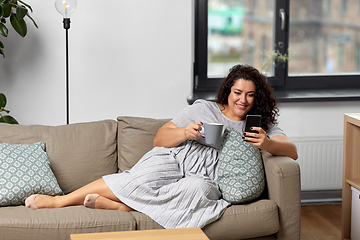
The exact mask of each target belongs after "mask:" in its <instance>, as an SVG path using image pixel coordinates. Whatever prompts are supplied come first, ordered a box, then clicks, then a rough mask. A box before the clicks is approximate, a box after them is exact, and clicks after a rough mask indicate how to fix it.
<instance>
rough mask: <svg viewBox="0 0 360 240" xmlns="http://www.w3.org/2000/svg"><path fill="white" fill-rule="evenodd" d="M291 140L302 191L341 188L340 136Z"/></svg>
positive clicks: (341, 149)
mask: <svg viewBox="0 0 360 240" xmlns="http://www.w3.org/2000/svg"><path fill="white" fill-rule="evenodd" d="M290 138H291V137H290ZM291 140H292V141H293V142H294V143H295V145H296V147H297V150H298V156H299V158H298V160H297V162H298V163H299V165H300V171H301V190H302V191H308V190H310V191H313V190H334V189H341V188H342V158H343V156H342V151H343V138H342V136H341V137H323V138H319V137H317V138H315V137H313V138H311V137H307V138H303V137H302V138H291Z"/></svg>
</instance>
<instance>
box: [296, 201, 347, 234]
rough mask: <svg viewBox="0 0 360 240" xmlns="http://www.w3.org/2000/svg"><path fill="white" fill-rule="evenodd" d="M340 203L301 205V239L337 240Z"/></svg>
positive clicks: (339, 229) (339, 231) (339, 228)
mask: <svg viewBox="0 0 360 240" xmlns="http://www.w3.org/2000/svg"><path fill="white" fill-rule="evenodd" d="M340 238H341V204H326V205H305V206H302V207H301V240H339V239H340Z"/></svg>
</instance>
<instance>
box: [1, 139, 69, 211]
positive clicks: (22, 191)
mask: <svg viewBox="0 0 360 240" xmlns="http://www.w3.org/2000/svg"><path fill="white" fill-rule="evenodd" d="M44 150H45V142H38V143H34V144H7V143H0V206H10V205H21V204H24V202H25V199H26V198H27V197H28V196H30V195H31V194H34V193H40V194H46V195H61V194H63V191H62V190H61V188H60V187H59V184H58V182H57V180H56V178H55V176H54V174H53V172H52V171H51V168H50V162H49V158H48V155H47V154H46V152H45V151H44Z"/></svg>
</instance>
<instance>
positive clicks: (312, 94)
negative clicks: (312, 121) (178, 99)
mask: <svg viewBox="0 0 360 240" xmlns="http://www.w3.org/2000/svg"><path fill="white" fill-rule="evenodd" d="M275 93H276V97H277V101H278V102H327V101H358V100H360V89H326V90H287V91H284V90H283V91H275ZM216 94H217V93H216V92H194V93H193V94H192V95H191V96H190V97H189V98H188V99H187V102H188V104H193V103H194V102H195V101H196V100H197V99H205V100H208V101H215V100H216Z"/></svg>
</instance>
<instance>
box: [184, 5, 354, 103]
mask: <svg viewBox="0 0 360 240" xmlns="http://www.w3.org/2000/svg"><path fill="white" fill-rule="evenodd" d="M354 2H355V1H354ZM356 3H357V4H359V6H351V7H350V6H348V5H349V1H346V0H302V1H298V0H266V1H256V0H195V4H196V7H195V15H196V16H195V17H196V18H195V19H196V21H195V24H196V26H195V31H196V33H195V38H196V39H195V64H194V96H192V98H201V97H204V98H208V99H211V98H212V96H213V95H212V93H215V92H216V91H217V87H218V86H219V84H220V82H221V80H222V79H223V77H225V76H226V75H227V73H228V71H229V69H230V68H231V67H232V66H233V65H235V64H239V63H241V64H250V65H253V66H254V67H256V68H258V69H259V70H261V71H262V72H263V73H264V74H265V75H266V76H267V78H268V80H269V82H270V83H271V85H272V86H273V87H274V89H275V91H276V92H277V95H278V98H280V100H281V101H303V100H312V101H316V100H319V101H321V100H349V99H350V100H354V99H360V71H359V60H358V58H359V50H358V49H359V44H358V41H357V39H360V15H359V14H358V9H359V8H360V1H356ZM339 9H340V11H339ZM204 45H205V46H204ZM275 52H279V53H281V54H282V55H283V56H284V55H285V56H286V55H287V56H290V59H289V60H288V61H286V62H280V61H275V63H274V64H269V57H270V56H271V55H273V54H274V53H275ZM270 62H271V61H270ZM309 93H312V97H309ZM294 94H295V95H294ZM300 95H302V96H300ZM289 96H290V97H289ZM291 96H295V98H293V99H291V98H292V97H291ZM296 96H298V97H296ZM324 96H326V97H324ZM190 101H191V99H190Z"/></svg>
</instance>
